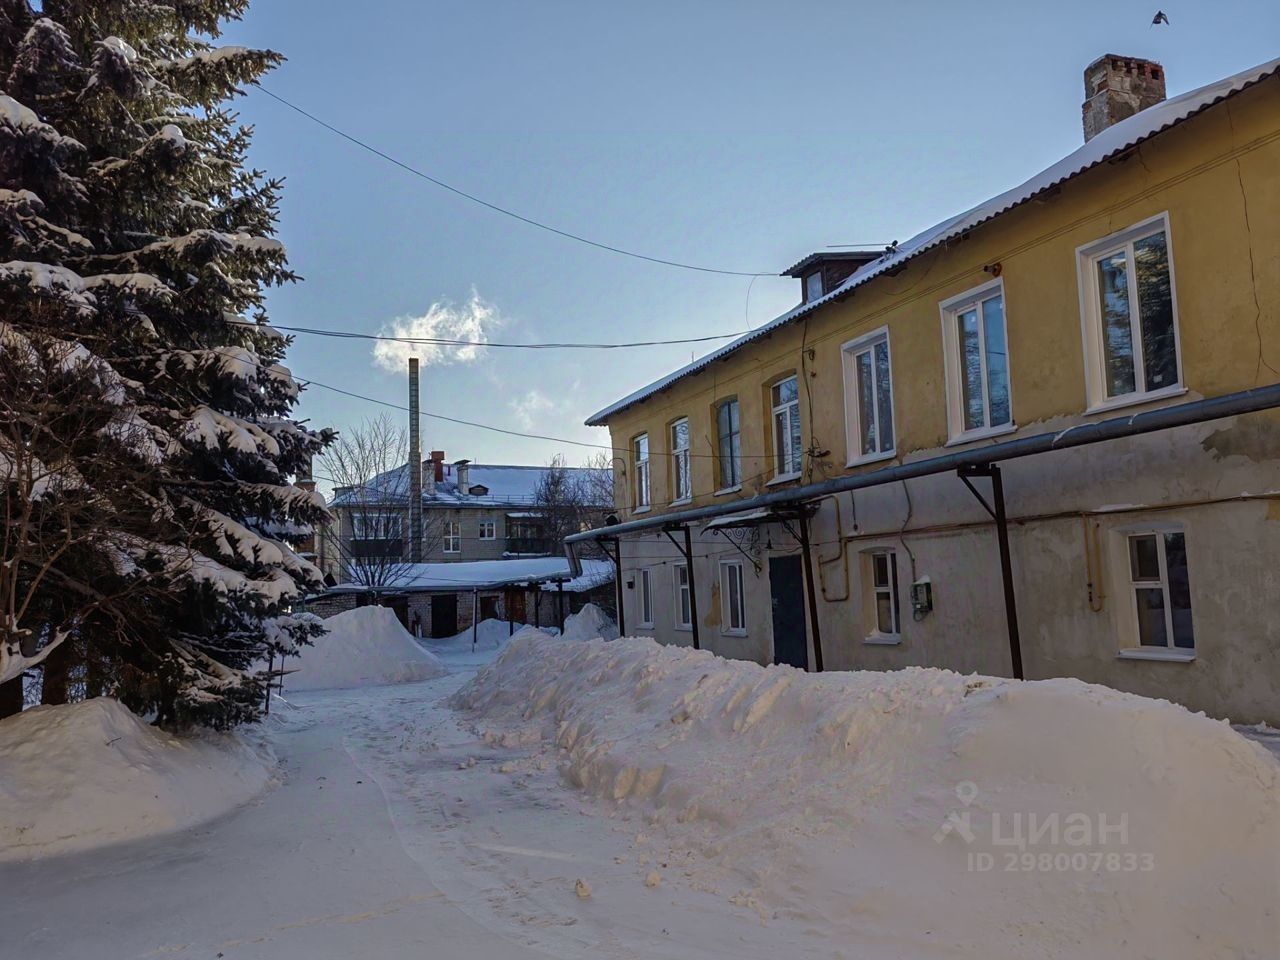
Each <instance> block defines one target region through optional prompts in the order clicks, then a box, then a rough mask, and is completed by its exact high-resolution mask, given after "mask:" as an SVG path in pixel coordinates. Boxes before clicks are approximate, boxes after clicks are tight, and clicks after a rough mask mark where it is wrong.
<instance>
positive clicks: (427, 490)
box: [418, 460, 436, 497]
mask: <svg viewBox="0 0 1280 960" xmlns="http://www.w3.org/2000/svg"><path fill="white" fill-rule="evenodd" d="M418 469H419V470H421V471H422V495H423V496H424V497H434V496H435V495H436V469H435V464H434V463H432V462H431V461H430V460H423V461H422V463H420V464H419V465H418Z"/></svg>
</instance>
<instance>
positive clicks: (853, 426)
mask: <svg viewBox="0 0 1280 960" xmlns="http://www.w3.org/2000/svg"><path fill="white" fill-rule="evenodd" d="M843 352H844V392H845V432H846V434H847V437H846V440H847V443H848V448H849V458H848V465H849V466H853V465H855V464H858V463H865V462H867V461H870V460H882V459H885V458H887V457H891V456H893V453H894V430H893V384H892V377H891V372H890V362H889V361H890V358H889V331H888V330H887V329H885V328H881V329H879V330H877V331H875V332H873V333H869V334H867V335H865V336H862V337H858V338H857V339H856V340H850V341H849V342H848V343H846V344H845V345H844V348H843Z"/></svg>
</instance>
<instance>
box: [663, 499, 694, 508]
mask: <svg viewBox="0 0 1280 960" xmlns="http://www.w3.org/2000/svg"><path fill="white" fill-rule="evenodd" d="M691 503H693V497H681V498H680V499H679V500H672V501H671V502H670V503H669V504H667V506H669V507H687V506H688V505H689V504H691Z"/></svg>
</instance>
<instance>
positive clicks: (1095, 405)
mask: <svg viewBox="0 0 1280 960" xmlns="http://www.w3.org/2000/svg"><path fill="white" fill-rule="evenodd" d="M1077 254H1078V257H1079V270H1080V301H1081V308H1082V312H1083V323H1084V343H1085V368H1086V373H1087V376H1088V388H1089V389H1088V394H1089V407H1090V409H1105V408H1108V407H1113V406H1120V405H1123V404H1125V403H1133V402H1141V401H1143V400H1149V399H1157V398H1159V397H1161V396H1169V395H1172V394H1175V393H1180V392H1182V389H1183V387H1182V374H1181V366H1180V358H1179V355H1178V312H1177V301H1176V298H1175V295H1174V284H1173V260H1172V256H1171V254H1170V245H1169V219H1168V216H1167V215H1165V214H1161V215H1160V216H1158V217H1155V218H1153V219H1151V220H1147V221H1144V222H1143V223H1140V224H1138V225H1136V226H1134V227H1131V228H1129V229H1128V230H1125V231H1122V232H1121V233H1117V234H1113V235H1112V236H1110V237H1107V238H1106V239H1104V240H1100V241H1098V242H1096V243H1092V244H1088V245H1087V246H1084V247H1081V248H1080V249H1079V250H1078V251H1077Z"/></svg>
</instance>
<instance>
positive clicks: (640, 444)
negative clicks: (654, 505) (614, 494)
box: [631, 433, 649, 510]
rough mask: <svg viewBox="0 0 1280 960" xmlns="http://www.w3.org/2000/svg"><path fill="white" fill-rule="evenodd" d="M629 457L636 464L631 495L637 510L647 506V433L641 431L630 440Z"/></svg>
mask: <svg viewBox="0 0 1280 960" xmlns="http://www.w3.org/2000/svg"><path fill="white" fill-rule="evenodd" d="M631 457H632V459H633V460H634V461H635V465H636V479H635V490H634V491H633V494H632V497H633V502H634V504H635V508H636V509H637V510H641V509H644V508H646V507H648V506H649V435H648V434H647V433H642V434H640V436H638V437H636V438H635V439H634V440H632V441H631Z"/></svg>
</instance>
